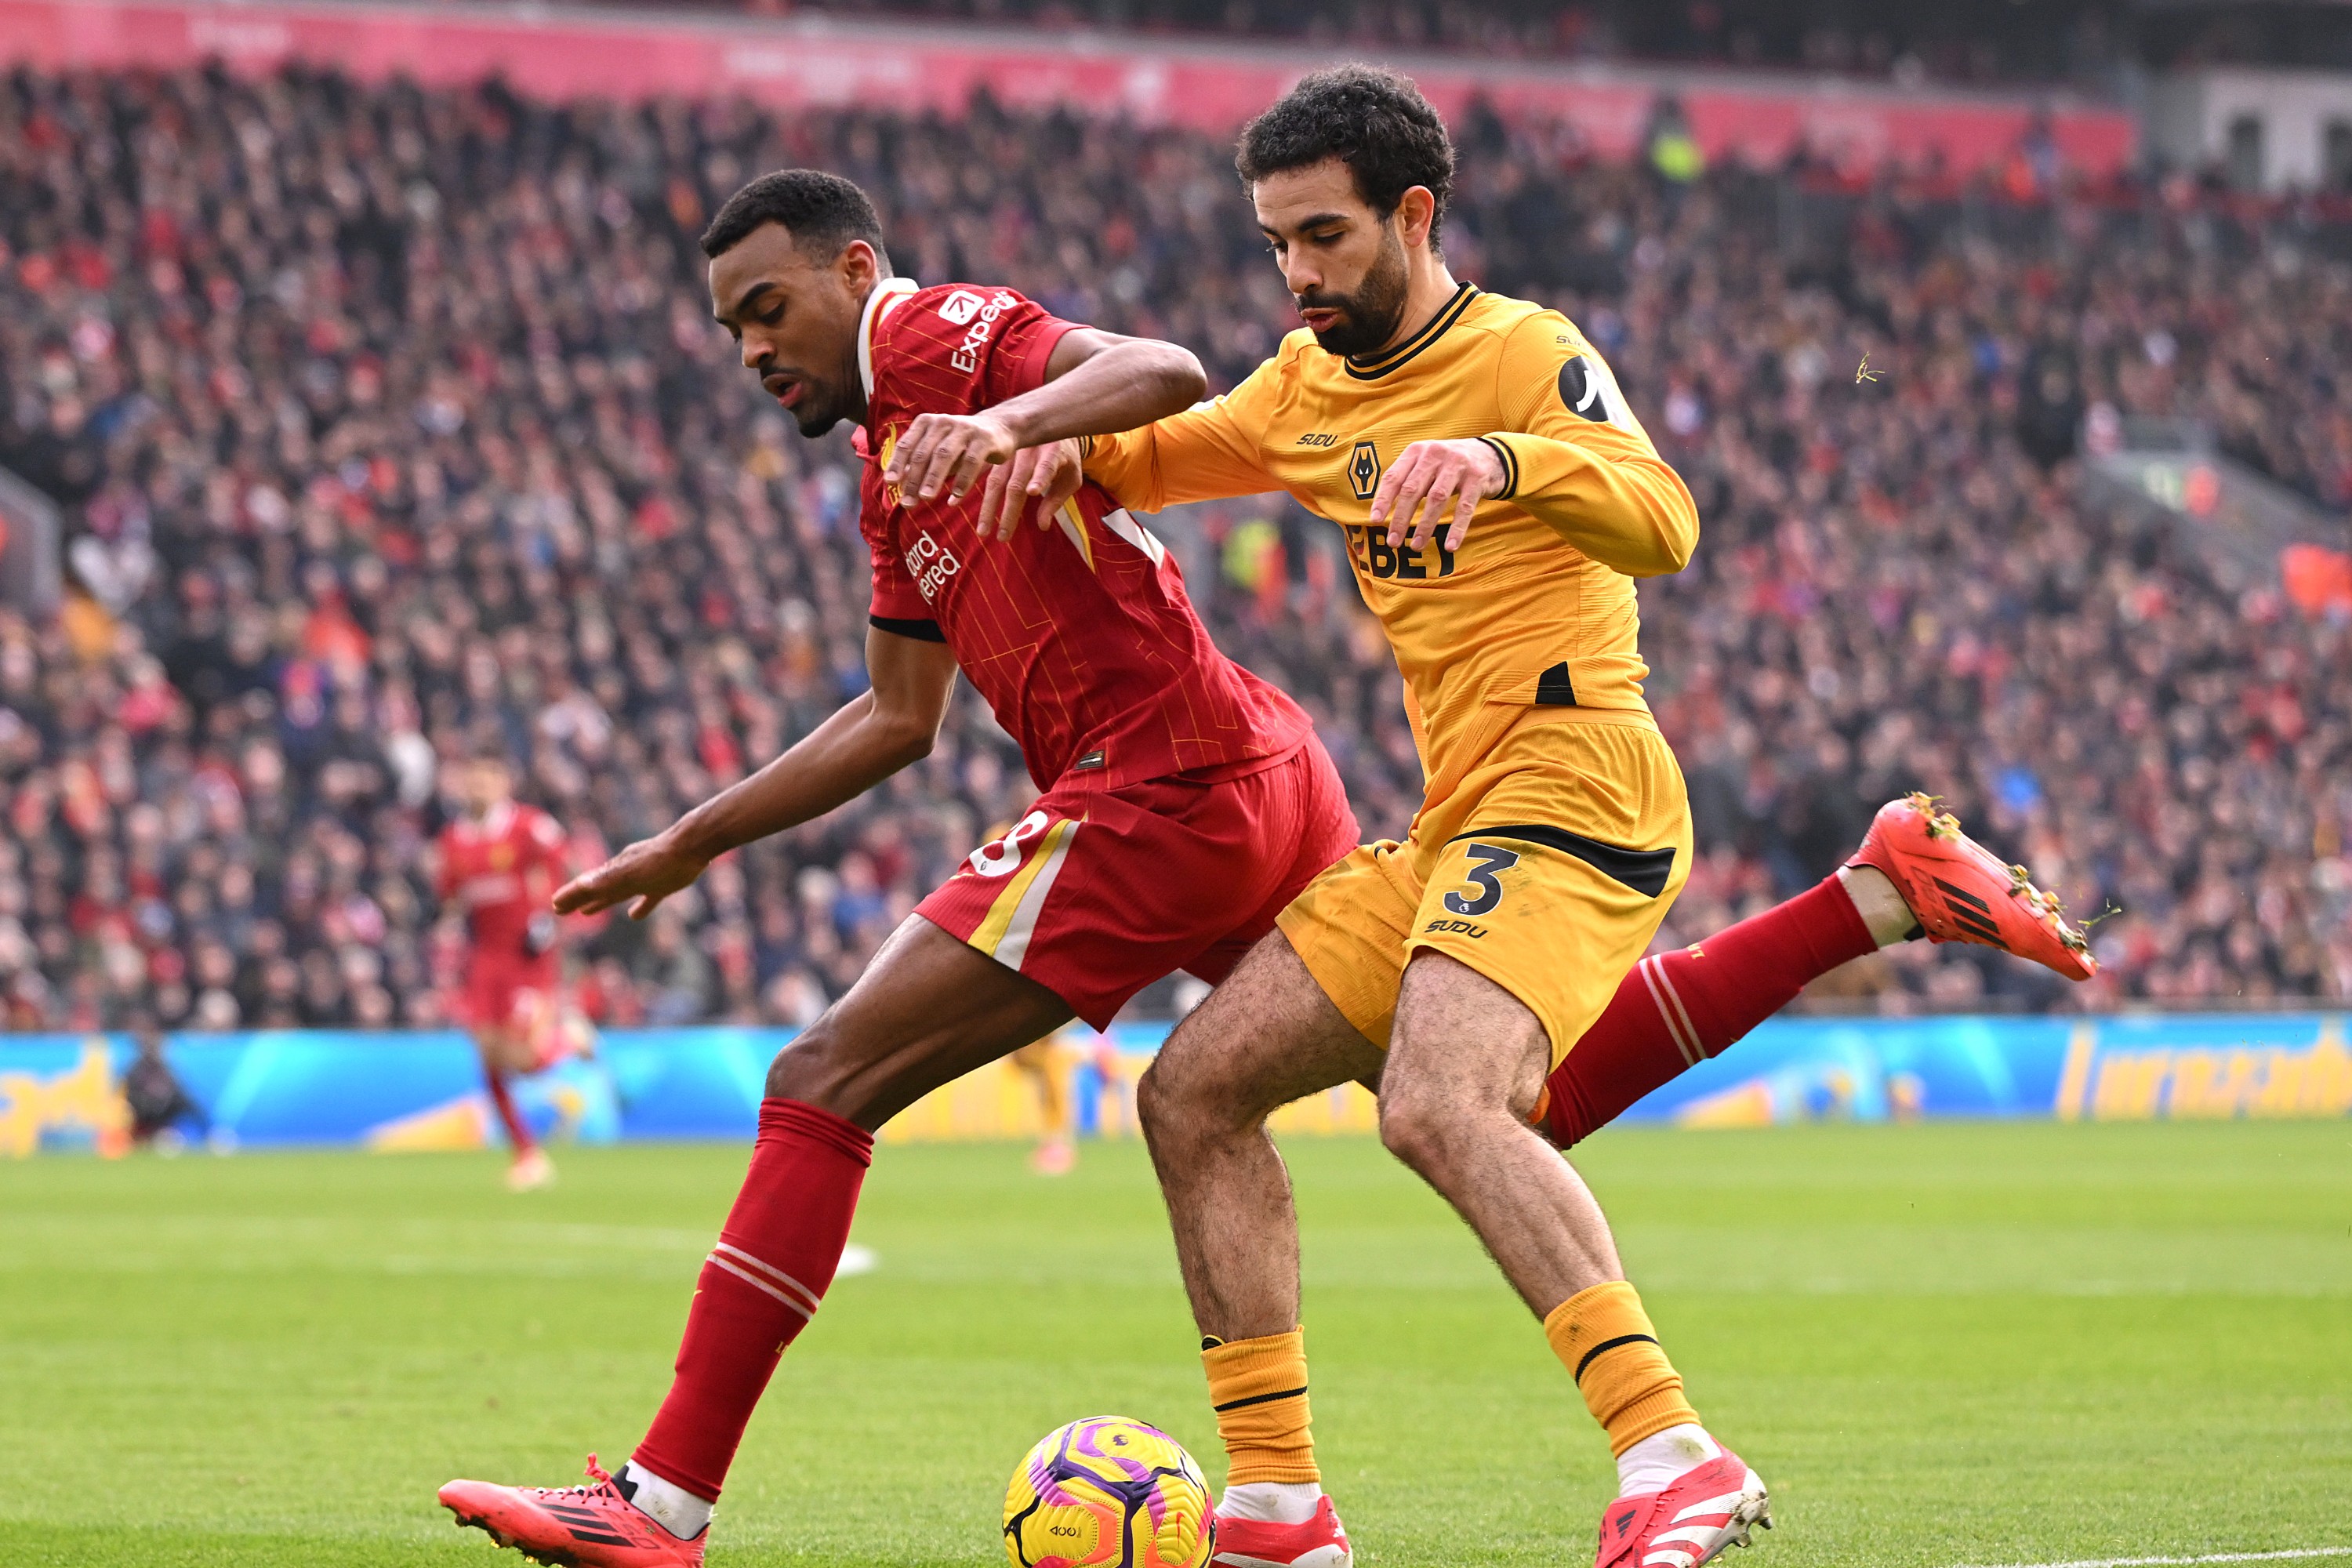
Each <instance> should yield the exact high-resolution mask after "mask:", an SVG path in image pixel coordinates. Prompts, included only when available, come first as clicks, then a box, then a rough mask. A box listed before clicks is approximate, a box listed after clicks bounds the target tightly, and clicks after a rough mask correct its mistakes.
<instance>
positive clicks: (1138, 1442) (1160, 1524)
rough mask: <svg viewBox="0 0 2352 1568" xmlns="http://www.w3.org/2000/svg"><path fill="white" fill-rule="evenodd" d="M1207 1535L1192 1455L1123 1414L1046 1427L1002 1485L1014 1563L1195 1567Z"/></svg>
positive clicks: (1205, 1490) (1034, 1567)
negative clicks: (1009, 1480) (1008, 1482)
mask: <svg viewBox="0 0 2352 1568" xmlns="http://www.w3.org/2000/svg"><path fill="white" fill-rule="evenodd" d="M1215 1536H1216V1524H1215V1521H1214V1519H1213V1516H1212V1514H1211V1512H1210V1509H1209V1483H1208V1482H1207V1481H1206V1480H1205V1479H1202V1475H1201V1467H1200V1466H1198V1465H1196V1464H1194V1463H1193V1462H1192V1455H1190V1454H1188V1453H1186V1452H1185V1451H1184V1446H1183V1445H1182V1444H1181V1443H1179V1442H1178V1441H1176V1439H1175V1438H1173V1437H1171V1436H1169V1435H1168V1434H1167V1433H1165V1432H1162V1431H1160V1429H1159V1428H1158V1427H1156V1426H1145V1425H1144V1424H1143V1423H1142V1422H1140V1421H1130V1420H1129V1419H1128V1418H1127V1417H1125V1416H1123V1415H1089V1416H1087V1418H1086V1419H1085V1420H1083V1421H1073V1422H1071V1423H1070V1424H1069V1425H1068V1426H1057V1427H1055V1429H1054V1430H1053V1431H1051V1432H1048V1433H1046V1434H1045V1436H1044V1437H1043V1438H1041V1439H1039V1441H1038V1444H1037V1446H1036V1447H1034V1448H1032V1449H1030V1450H1029V1457H1028V1458H1024V1459H1023V1460H1022V1461H1021V1466H1020V1468H1018V1469H1016V1470H1014V1471H1013V1484H1012V1485H1011V1486H1010V1487H1008V1488H1006V1489H1005V1492H1004V1554H1005V1555H1006V1556H1007V1557H1010V1558H1011V1559H1012V1560H1013V1568H1202V1564H1203V1563H1207V1562H1208V1560H1209V1553H1210V1552H1211V1550H1212V1549H1213V1546H1214V1544H1215Z"/></svg>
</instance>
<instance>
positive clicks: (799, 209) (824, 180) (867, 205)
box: [702, 169, 890, 276]
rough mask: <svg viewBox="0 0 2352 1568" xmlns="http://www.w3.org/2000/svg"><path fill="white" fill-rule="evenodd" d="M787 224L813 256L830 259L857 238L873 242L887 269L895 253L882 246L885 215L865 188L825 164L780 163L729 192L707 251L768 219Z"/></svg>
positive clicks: (728, 246) (719, 251)
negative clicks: (826, 168)
mask: <svg viewBox="0 0 2352 1568" xmlns="http://www.w3.org/2000/svg"><path fill="white" fill-rule="evenodd" d="M772 223H775V224H782V225H783V226H784V228H785V230H786V231H787V232H789V233H790V234H791V235H792V237H793V244H795V245H797V246H799V247H801V248H802V249H803V250H804V251H806V252H808V253H809V254H810V255H812V256H822V257H824V258H826V259H827V260H830V259H831V258H834V257H836V256H838V255H840V254H841V252H842V249H843V247H845V246H847V245H848V244H849V242H850V241H851V240H853V239H862V240H864V241H865V242H866V244H868V245H870V246H872V247H874V254H875V256H876V258H878V259H879V260H880V261H881V262H882V270H883V273H884V274H885V275H886V276H887V274H888V273H889V270H890V258H889V257H888V256H887V254H885V253H884V251H883V249H882V219H881V218H880V217H879V216H877V215H876V213H875V211H874V204H873V203H872V202H870V201H868V200H866V193H865V192H864V191H861V190H859V189H858V188H857V186H856V184H855V183H854V182H852V181H849V180H845V179H843V178H842V177H841V176H840V175H839V174H826V173H825V172H824V170H822V169H779V170H777V171H776V172H775V173H773V174H762V175H761V176H760V177H759V178H758V179H756V180H754V181H752V182H751V184H748V185H745V186H744V187H743V188H742V189H741V190H740V191H737V192H736V193H735V194H734V195H731V196H729V197H728V198H727V204H726V205H724V206H722V207H720V208H719V214H718V216H716V217H713V218H712V219H711V220H710V226H709V228H706V229H704V230H703V231H702V254H703V255H705V256H710V257H718V256H724V255H726V254H727V253H728V252H729V251H730V250H732V249H734V248H735V247H737V246H739V245H740V244H742V243H743V241H744V239H745V238H746V237H749V236H750V235H751V231H752V230H754V229H756V228H759V227H760V226H762V225H764V224H772Z"/></svg>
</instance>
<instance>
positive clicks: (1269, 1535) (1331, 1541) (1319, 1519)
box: [1209, 1497, 1356, 1568]
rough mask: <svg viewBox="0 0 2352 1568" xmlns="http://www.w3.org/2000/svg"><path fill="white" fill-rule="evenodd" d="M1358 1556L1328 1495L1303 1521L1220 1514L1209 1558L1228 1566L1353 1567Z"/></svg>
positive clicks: (1241, 1567) (1256, 1567)
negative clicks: (1214, 1542)
mask: <svg viewBox="0 0 2352 1568" xmlns="http://www.w3.org/2000/svg"><path fill="white" fill-rule="evenodd" d="M1355 1560H1356V1558H1355V1553H1354V1552H1350V1551H1349V1548H1348V1532H1347V1531H1345V1530H1342V1529H1341V1528H1340V1527H1339V1510H1337V1509H1335V1508H1333V1507H1332V1506H1331V1500H1330V1499H1329V1498H1328V1497H1325V1498H1322V1499H1319V1500H1318V1501H1317V1502H1316V1505H1315V1517H1314V1518H1312V1519H1310V1520H1308V1521H1307V1522H1306V1523H1304V1524H1274V1523H1270V1522H1268V1521H1265V1520H1262V1519H1227V1518H1225V1517H1224V1516H1223V1515H1222V1514H1220V1515H1219V1516H1218V1517H1217V1544H1216V1552H1215V1555H1213V1556H1212V1557H1211V1558H1210V1559H1209V1561H1210V1562H1212V1563H1223V1564H1225V1568H1350V1565H1351V1564H1352V1563H1354V1562H1355Z"/></svg>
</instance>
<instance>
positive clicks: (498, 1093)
mask: <svg viewBox="0 0 2352 1568" xmlns="http://www.w3.org/2000/svg"><path fill="white" fill-rule="evenodd" d="M482 1076H483V1077H484V1078H487V1079H489V1082H490V1104H491V1106H492V1107H493V1108H494V1109H495V1110H497V1111H498V1113H499V1121H500V1123H502V1124H503V1125H504V1126H505V1128H506V1130H507V1142H509V1143H512V1144H513V1145H514V1152H516V1153H518V1154H528V1153H530V1152H531V1151H532V1150H533V1149H536V1148H538V1147H539V1140H538V1139H536V1138H533V1137H532V1136H531V1135H530V1122H528V1121H524V1120H523V1119H522V1112H521V1111H520V1110H518V1109H517V1108H516V1106H515V1102H514V1089H513V1087H512V1083H513V1076H514V1075H513V1074H511V1073H509V1072H508V1071H507V1070H506V1069H505V1068H488V1069H486V1070H485V1071H484V1073H483V1074H482Z"/></svg>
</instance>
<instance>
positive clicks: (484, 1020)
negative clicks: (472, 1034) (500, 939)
mask: <svg viewBox="0 0 2352 1568" xmlns="http://www.w3.org/2000/svg"><path fill="white" fill-rule="evenodd" d="M561 976H562V971H561V968H560V966H559V962H558V959H557V957H556V955H555V953H553V952H542V953H539V954H537V955H536V956H532V955H527V954H523V953H504V952H476V953H474V954H473V955H472V957H471V958H469V959H468V960H467V963H466V986H465V990H464V991H463V992H461V993H460V994H459V995H458V999H457V1000H458V1011H459V1015H460V1016H459V1019H458V1021H459V1022H460V1023H462V1024H464V1025H466V1026H467V1027H469V1028H475V1029H501V1028H508V1027H510V1026H516V1025H524V1026H530V1025H534V1024H536V1023H537V1022H538V1021H539V1020H540V1016H541V1013H542V1012H543V1011H544V1009H545V1007H546V1006H547V1005H549V1004H551V1003H552V1002H553V1001H554V1000H555V989H556V984H557V982H558V980H559V979H560V978H561ZM541 1033H542V1034H546V1035H553V1034H555V1033H556V1031H554V1030H542V1031H541Z"/></svg>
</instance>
